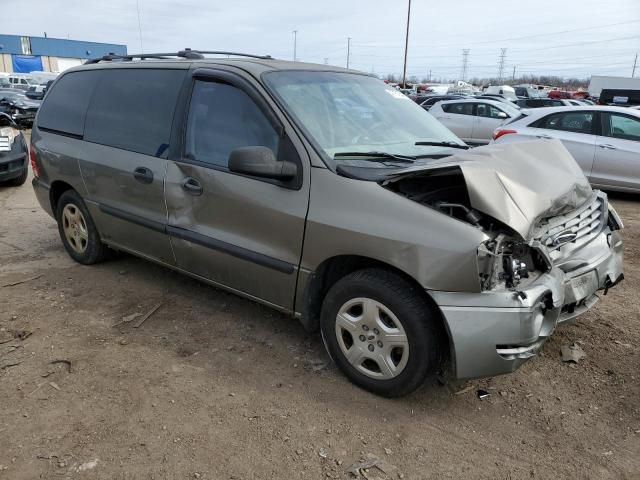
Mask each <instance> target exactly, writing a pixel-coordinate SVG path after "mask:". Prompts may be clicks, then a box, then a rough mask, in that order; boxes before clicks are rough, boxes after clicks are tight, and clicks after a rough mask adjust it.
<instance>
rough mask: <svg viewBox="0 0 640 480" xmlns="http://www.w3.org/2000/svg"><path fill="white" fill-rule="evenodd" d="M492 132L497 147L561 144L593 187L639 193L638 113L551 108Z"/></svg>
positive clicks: (531, 112) (620, 109)
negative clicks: (536, 142) (526, 143)
mask: <svg viewBox="0 0 640 480" xmlns="http://www.w3.org/2000/svg"><path fill="white" fill-rule="evenodd" d="M524 113H526V115H523V116H522V117H521V118H519V119H517V120H516V121H514V122H512V123H510V124H508V125H504V126H503V127H501V128H498V129H496V131H495V132H494V134H493V139H494V140H493V141H494V142H495V143H512V142H522V141H527V140H538V139H542V140H549V139H553V138H557V139H559V140H561V141H562V143H563V144H564V146H565V147H566V148H567V150H569V152H570V153H571V155H573V158H574V159H575V160H576V162H578V164H579V165H580V167H581V168H582V170H583V171H584V174H585V175H586V176H587V178H588V179H589V181H590V182H591V184H592V185H593V186H595V187H598V188H601V189H607V190H618V191H624V192H640V111H639V110H634V109H631V108H624V107H605V106H597V107H595V106H585V107H551V108H537V109H535V110H527V111H524Z"/></svg>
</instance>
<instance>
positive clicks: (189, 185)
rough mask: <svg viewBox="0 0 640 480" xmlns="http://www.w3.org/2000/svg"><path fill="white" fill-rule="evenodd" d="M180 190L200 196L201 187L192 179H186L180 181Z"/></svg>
mask: <svg viewBox="0 0 640 480" xmlns="http://www.w3.org/2000/svg"><path fill="white" fill-rule="evenodd" d="M182 188H183V190H184V191H185V192H187V193H188V194H190V195H202V185H200V182H199V181H198V180H196V179H195V178H193V177H187V178H185V179H184V180H183V181H182Z"/></svg>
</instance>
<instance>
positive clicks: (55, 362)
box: [49, 359, 71, 373]
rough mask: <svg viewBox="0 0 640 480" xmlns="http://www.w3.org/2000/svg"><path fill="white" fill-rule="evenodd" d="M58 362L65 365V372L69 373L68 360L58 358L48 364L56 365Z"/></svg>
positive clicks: (69, 364) (69, 365) (69, 363)
mask: <svg viewBox="0 0 640 480" xmlns="http://www.w3.org/2000/svg"><path fill="white" fill-rule="evenodd" d="M58 363H62V364H64V365H66V366H67V373H71V362H70V361H69V360H64V359H60V360H51V361H50V362H49V365H56V364H58Z"/></svg>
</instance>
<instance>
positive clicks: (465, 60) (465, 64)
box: [460, 48, 469, 82]
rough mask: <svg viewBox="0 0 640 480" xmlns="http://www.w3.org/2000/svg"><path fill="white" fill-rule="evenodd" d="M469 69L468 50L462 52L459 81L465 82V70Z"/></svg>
mask: <svg viewBox="0 0 640 480" xmlns="http://www.w3.org/2000/svg"><path fill="white" fill-rule="evenodd" d="M468 68H469V49H468V48H465V49H463V50H462V71H461V72H460V80H462V81H463V82H464V81H466V80H467V69H468Z"/></svg>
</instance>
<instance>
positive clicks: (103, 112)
mask: <svg viewBox="0 0 640 480" xmlns="http://www.w3.org/2000/svg"><path fill="white" fill-rule="evenodd" d="M185 75H186V71H185V70H170V69H166V70H159V69H158V70H156V69H109V70H102V71H101V72H100V80H99V82H98V84H97V85H96V91H95V94H94V96H93V98H92V100H91V104H90V106H89V110H88V113H87V118H86V123H85V133H84V138H85V140H87V141H89V142H94V143H99V144H102V145H107V146H110V147H116V148H120V149H123V150H129V151H133V152H138V153H142V154H146V155H152V156H157V157H159V156H163V155H164V153H165V152H166V151H167V148H168V146H169V136H170V134H171V124H172V121H173V113H174V110H175V107H176V102H177V99H178V94H179V92H180V88H181V87H182V82H183V80H184V78H185Z"/></svg>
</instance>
